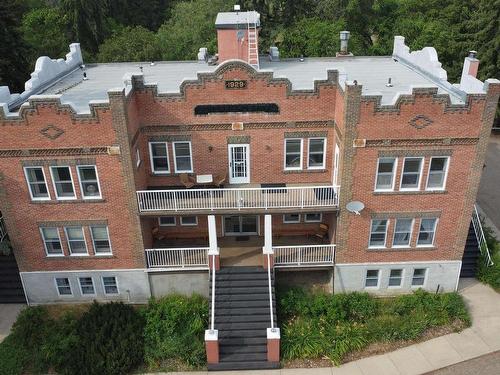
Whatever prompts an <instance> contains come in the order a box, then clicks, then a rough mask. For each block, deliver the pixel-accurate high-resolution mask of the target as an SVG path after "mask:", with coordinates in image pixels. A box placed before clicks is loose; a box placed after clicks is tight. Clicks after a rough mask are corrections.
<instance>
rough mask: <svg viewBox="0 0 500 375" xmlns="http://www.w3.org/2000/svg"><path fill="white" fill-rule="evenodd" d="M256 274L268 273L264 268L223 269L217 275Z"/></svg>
mask: <svg viewBox="0 0 500 375" xmlns="http://www.w3.org/2000/svg"><path fill="white" fill-rule="evenodd" d="M254 272H262V273H267V271H266V270H265V269H264V268H263V267H222V268H221V269H220V270H219V271H217V274H219V275H222V274H227V273H230V274H236V273H254Z"/></svg>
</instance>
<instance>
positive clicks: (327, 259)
mask: <svg viewBox="0 0 500 375" xmlns="http://www.w3.org/2000/svg"><path fill="white" fill-rule="evenodd" d="M273 252H274V265H275V267H318V266H333V265H334V263H335V245H303V246H273Z"/></svg>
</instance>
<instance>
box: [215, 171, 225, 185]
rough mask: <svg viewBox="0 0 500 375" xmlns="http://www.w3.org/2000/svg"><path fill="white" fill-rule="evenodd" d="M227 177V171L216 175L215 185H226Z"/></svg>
mask: <svg viewBox="0 0 500 375" xmlns="http://www.w3.org/2000/svg"><path fill="white" fill-rule="evenodd" d="M226 179H227V171H226V172H224V173H221V174H217V175H215V177H214V185H215V186H217V187H219V188H220V187H221V186H223V185H224V182H226Z"/></svg>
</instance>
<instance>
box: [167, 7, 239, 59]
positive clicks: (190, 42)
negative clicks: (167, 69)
mask: <svg viewBox="0 0 500 375" xmlns="http://www.w3.org/2000/svg"><path fill="white" fill-rule="evenodd" d="M233 4H234V1H232V0H196V1H189V2H184V1H182V2H178V3H176V4H175V6H174V7H173V9H172V16H171V18H170V19H169V20H168V21H167V22H165V23H164V24H163V25H162V26H161V27H160V29H159V30H158V40H159V43H160V50H161V55H162V59H165V60H190V59H195V58H196V55H197V53H198V50H199V48H200V47H207V48H209V50H210V51H211V52H215V49H216V48H215V47H216V45H217V34H216V30H215V18H216V16H217V13H219V12H222V11H230V10H231V9H232V6H233Z"/></svg>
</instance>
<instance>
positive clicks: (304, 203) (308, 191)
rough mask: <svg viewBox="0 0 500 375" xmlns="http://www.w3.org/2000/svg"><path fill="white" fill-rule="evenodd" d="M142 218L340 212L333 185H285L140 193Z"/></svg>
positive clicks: (138, 197) (139, 205)
mask: <svg viewBox="0 0 500 375" xmlns="http://www.w3.org/2000/svg"><path fill="white" fill-rule="evenodd" d="M137 202H138V207H139V212H140V213H141V214H143V215H153V216H154V215H162V214H166V213H168V214H169V215H185V214H186V212H189V214H203V213H205V214H207V213H220V214H226V213H242V212H245V211H247V212H252V213H272V212H273V211H274V212H288V211H289V212H297V211H301V212H308V211H309V212H318V211H333V210H337V209H338V204H339V187H338V186H332V185H321V184H315V185H295V186H292V185H286V186H282V187H281V186H280V187H266V186H264V187H263V186H261V185H258V187H248V185H245V187H239V186H232V187H230V188H209V189H177V188H175V189H164V190H141V191H137Z"/></svg>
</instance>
